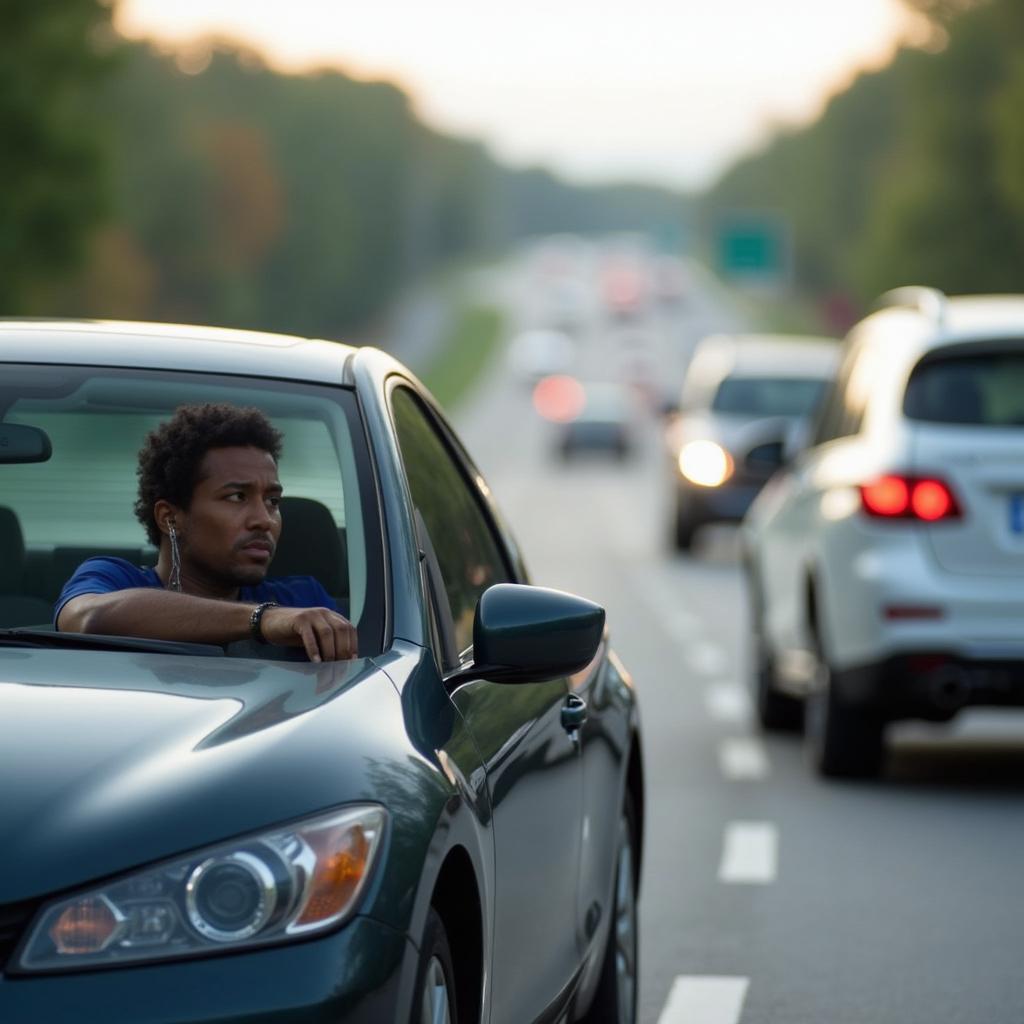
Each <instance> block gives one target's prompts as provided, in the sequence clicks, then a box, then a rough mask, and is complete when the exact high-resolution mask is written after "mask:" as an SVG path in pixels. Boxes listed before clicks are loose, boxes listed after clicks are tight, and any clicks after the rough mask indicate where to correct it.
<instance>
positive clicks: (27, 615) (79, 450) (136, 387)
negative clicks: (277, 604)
mask: <svg viewBox="0 0 1024 1024" xmlns="http://www.w3.org/2000/svg"><path fill="white" fill-rule="evenodd" d="M205 402H228V403H230V404H232V405H236V406H255V407H257V408H259V409H261V410H262V411H263V412H264V413H265V414H266V415H267V416H268V417H269V418H270V420H271V421H272V422H273V424H274V426H275V427H276V428H277V429H278V430H280V431H281V433H282V434H283V435H284V441H283V451H282V455H281V461H280V464H279V475H280V479H281V484H282V486H283V489H284V497H283V499H282V503H281V518H282V533H281V540H280V543H279V547H278V551H277V554H276V555H275V558H274V562H273V563H272V564H271V567H270V573H269V574H270V576H272V577H273V576H284V575H293V574H301V575H313V576H315V577H316V578H317V579H318V580H319V581H320V583H322V584H323V586H324V587H325V589H326V590H327V591H328V593H330V594H331V595H332V596H333V597H335V598H336V599H337V601H338V607H339V610H341V611H343V612H344V614H346V615H347V616H348V617H349V618H350V619H351V620H352V621H353V622H354V623H355V624H356V625H357V626H360V624H361V620H362V619H363V616H364V612H365V610H366V608H367V605H368V600H367V594H368V583H367V581H368V577H369V578H370V579H372V578H373V577H374V576H375V575H377V573H376V572H368V563H369V562H370V560H371V559H370V558H368V553H367V552H368V546H367V542H366V536H367V533H368V532H371V531H367V530H366V529H365V528H364V524H365V521H366V519H367V517H368V515H370V514H372V513H371V512H370V511H369V510H368V508H367V505H366V496H365V495H366V492H368V491H370V490H371V488H370V487H368V486H367V484H366V483H365V474H366V472H367V469H366V467H365V465H364V464H363V463H365V456H360V454H359V452H360V449H358V447H357V445H356V443H354V440H353V439H354V438H356V437H359V436H361V432H360V431H359V430H358V429H357V423H358V421H357V419H356V417H357V416H358V413H357V410H356V406H355V400H354V396H353V395H352V394H351V393H350V392H347V391H344V390H342V389H340V388H322V387H316V386H314V385H304V384H295V383H288V384H283V383H280V382H272V381H259V380H253V379H242V378H237V379H236V378H230V377H215V376H211V375H206V374H202V375H200V374H185V373H165V372H146V371H129V370H113V369H88V368H69V367H56V366H32V367H29V366H9V365H8V366H4V368H3V375H2V378H0V423H2V424H4V425H10V424H21V425H25V426H29V427H32V428H35V430H36V431H42V432H44V433H45V435H46V436H47V437H48V438H49V442H50V445H51V447H52V454H51V455H50V457H49V458H48V459H46V460H45V461H40V462H26V463H20V464H19V463H15V464H11V462H10V461H9V460H8V461H5V460H4V458H3V457H2V455H0V627H20V626H35V625H46V624H48V623H50V621H51V619H52V615H53V604H54V602H55V600H56V598H57V596H58V594H59V593H60V590H61V588H62V587H63V585H64V583H65V582H66V581H67V580H68V578H69V577H70V576H71V575H72V574H73V573H74V571H75V569H76V568H77V567H78V566H79V565H80V564H81V562H82V561H84V560H85V559H86V558H88V557H90V556H93V555H110V556H115V557H120V558H124V559H127V560H128V561H129V562H131V563H132V564H134V565H139V566H144V567H145V566H152V565H154V564H155V562H156V556H157V551H156V549H155V548H154V547H153V545H152V544H151V543H150V542H149V540H148V538H147V536H146V533H145V530H144V529H143V527H142V525H141V524H140V523H139V521H138V520H137V519H136V518H135V515H134V512H133V505H134V503H135V499H136V489H137V478H136V466H137V461H138V453H139V449H140V448H141V447H142V445H143V441H144V439H145V437H146V435H147V434H148V433H149V432H150V431H151V430H153V429H154V428H155V427H156V426H157V425H158V424H160V423H162V422H164V421H166V420H167V419H169V418H170V416H171V415H172V414H173V412H174V410H175V409H176V408H177V407H178V406H180V405H189V404H197V403H205ZM290 522H291V524H293V529H292V531H291V533H289V529H288V527H289V523H290ZM374 557H376V556H374ZM370 589H371V590H372V589H373V588H372V587H371V588H370ZM362 635H363V630H362V629H360V637H361V638H362ZM362 646H363V644H362V642H361V643H360V647H362Z"/></svg>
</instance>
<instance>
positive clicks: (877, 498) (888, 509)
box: [860, 475, 960, 523]
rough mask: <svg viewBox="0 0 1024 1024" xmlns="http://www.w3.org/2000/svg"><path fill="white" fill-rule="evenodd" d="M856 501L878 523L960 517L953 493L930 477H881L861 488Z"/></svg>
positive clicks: (927, 521)
mask: <svg viewBox="0 0 1024 1024" xmlns="http://www.w3.org/2000/svg"><path fill="white" fill-rule="evenodd" d="M860 498H861V505H862V506H863V509H864V511H865V512H867V514H868V515H869V516H874V517H876V518H881V519H913V520H916V521H918V522H924V523H937V522H939V521H941V520H943V519H957V518H959V516H960V507H959V506H958V505H957V503H956V498H954V497H953V492H952V491H951V490H950V489H949V487H948V486H947V485H946V484H945V483H944V482H943V481H942V480H937V479H935V478H934V477H912V476H896V475H891V476H883V477H880V478H879V479H878V480H874V481H872V482H871V483H869V484H862V485H861V488H860Z"/></svg>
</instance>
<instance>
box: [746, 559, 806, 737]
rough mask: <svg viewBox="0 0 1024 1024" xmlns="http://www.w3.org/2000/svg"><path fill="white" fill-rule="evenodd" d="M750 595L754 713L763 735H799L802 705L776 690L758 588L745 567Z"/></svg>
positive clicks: (750, 570)
mask: <svg viewBox="0 0 1024 1024" xmlns="http://www.w3.org/2000/svg"><path fill="white" fill-rule="evenodd" d="M747 589H748V591H749V593H750V632H751V645H752V647H753V656H752V661H753V665H752V666H751V675H752V677H753V678H752V682H753V690H754V709H755V711H756V713H757V721H758V724H759V725H760V726H761V728H762V729H763V730H764V731H765V732H800V731H802V729H803V727H804V702H803V701H802V700H799V699H798V698H796V697H791V696H790V695H789V694H787V693H779V691H778V690H777V689H775V664H774V660H773V658H772V656H771V653H770V651H769V649H768V644H767V642H766V640H765V637H764V610H763V604H762V598H761V591H760V584H758V582H757V578H756V577H755V576H754V571H753V569H752V568H751V567H750V565H749V564H748V566H747Z"/></svg>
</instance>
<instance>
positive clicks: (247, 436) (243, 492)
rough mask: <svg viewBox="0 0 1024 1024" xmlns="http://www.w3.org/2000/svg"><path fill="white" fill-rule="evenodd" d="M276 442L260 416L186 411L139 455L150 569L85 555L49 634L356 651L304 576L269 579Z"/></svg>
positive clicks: (276, 533) (233, 410)
mask: <svg viewBox="0 0 1024 1024" xmlns="http://www.w3.org/2000/svg"><path fill="white" fill-rule="evenodd" d="M281 440H282V437H281V434H280V432H279V431H277V430H275V429H274V427H273V426H272V425H271V423H270V422H269V421H268V420H267V418H266V417H265V416H264V415H263V413H261V412H260V411H259V410H258V409H240V408H237V407H235V406H231V405H194V406H182V407H180V408H179V409H178V410H177V411H176V412H175V414H174V416H173V417H172V418H171V419H170V420H168V421H167V422H166V423H163V424H161V425H160V426H159V427H157V429H156V430H154V431H153V432H152V433H151V434H150V435H149V436H148V437H147V438H146V443H145V445H144V446H143V448H142V451H141V452H139V468H138V475H139V498H138V501H136V503H135V514H136V516H137V517H138V519H139V521H140V522H141V523H142V525H143V526H144V527H145V529H146V533H147V534H148V535H149V539H150V541H151V542H152V543H153V544H154V545H156V546H157V547H158V548H159V557H158V559H157V563H156V567H155V568H154V569H141V568H138V567H137V566H134V565H132V564H131V563H130V562H127V561H125V560H124V559H121V558H102V557H100V558H89V559H86V561H85V562H83V563H82V564H81V565H80V566H79V567H78V569H77V570H76V571H75V573H74V575H73V576H72V577H71V579H70V580H68V582H67V583H66V584H65V585H64V589H63V590H62V591H61V594H60V597H59V598H58V601H57V607H56V610H55V622H56V626H57V628H58V629H60V630H64V631H67V632H75V633H101V634H108V635H118V636H138V637H147V638H150V639H156V640H180V641H190V642H194V643H209V644H226V643H230V642H231V641H234V640H242V639H245V638H246V637H249V636H251V637H253V638H255V639H256V640H257V641H259V642H261V643H269V644H283V645H286V646H292V647H299V646H301V647H304V648H305V651H306V654H307V655H308V657H309V659H310V660H311V661H316V662H319V661H337V660H342V659H346V658H353V657H355V655H356V653H357V641H356V631H355V627H354V626H353V625H352V624H351V623H350V622H349V621H348V620H347V619H346V618H345V617H344V616H343V615H341V614H340V613H339V612H338V611H337V608H336V605H335V602H334V599H333V598H331V597H330V595H329V594H328V593H327V592H326V591H325V590H324V588H323V587H322V586H321V585H320V583H318V582H317V580H315V579H314V578H313V577H312V576H286V577H281V578H269V579H268V578H267V569H268V567H269V565H270V562H271V559H272V558H273V557H274V550H275V548H276V546H277V541H278V538H279V537H280V534H281V512H280V508H279V504H280V500H281V483H280V481H279V479H278V475H277V460H278V458H279V457H280V453H281Z"/></svg>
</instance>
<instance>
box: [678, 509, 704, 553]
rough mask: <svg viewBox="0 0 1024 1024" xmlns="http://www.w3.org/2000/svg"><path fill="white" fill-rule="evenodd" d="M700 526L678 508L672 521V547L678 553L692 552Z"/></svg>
mask: <svg viewBox="0 0 1024 1024" xmlns="http://www.w3.org/2000/svg"><path fill="white" fill-rule="evenodd" d="M698 525H699V524H697V523H695V522H694V521H693V520H692V519H691V518H690V517H689V516H688V515H687V514H686V513H685V512H683V511H682V509H679V508H677V509H676V513H675V516H674V517H673V520H672V547H673V548H675V550H676V551H692V550H693V538H694V535H695V534H696V533H697V527H698Z"/></svg>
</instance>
